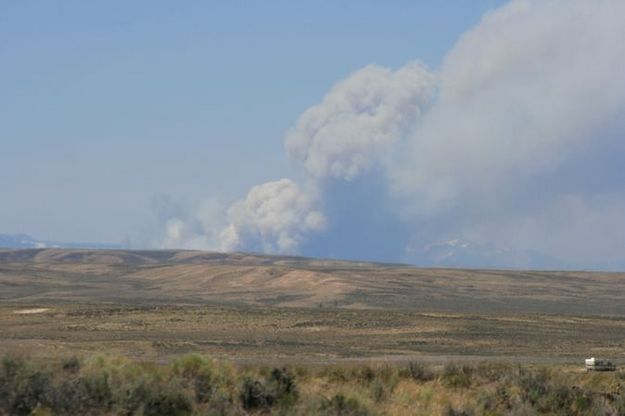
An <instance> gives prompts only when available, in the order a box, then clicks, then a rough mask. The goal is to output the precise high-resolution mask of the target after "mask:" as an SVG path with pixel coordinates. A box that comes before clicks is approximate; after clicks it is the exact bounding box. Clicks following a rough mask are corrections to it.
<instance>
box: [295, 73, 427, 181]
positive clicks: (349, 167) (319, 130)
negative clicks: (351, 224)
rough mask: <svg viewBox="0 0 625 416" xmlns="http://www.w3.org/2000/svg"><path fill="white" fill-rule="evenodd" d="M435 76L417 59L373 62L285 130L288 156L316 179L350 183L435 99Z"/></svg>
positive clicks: (382, 156)
mask: <svg viewBox="0 0 625 416" xmlns="http://www.w3.org/2000/svg"><path fill="white" fill-rule="evenodd" d="M435 85H436V84H435V77H434V75H433V74H432V73H430V72H429V71H428V70H427V69H425V67H424V66H423V65H422V64H420V63H418V62H411V63H409V64H407V65H406V66H404V67H402V68H400V69H398V70H397V71H392V70H390V69H388V68H383V67H380V66H377V65H369V66H367V67H365V68H363V69H361V70H360V71H357V72H355V73H354V74H352V75H351V76H349V77H348V78H347V79H346V80H344V81H342V82H340V83H338V84H337V85H335V86H334V88H332V90H331V91H330V92H329V93H328V95H326V97H325V98H324V99H323V101H322V102H321V104H319V105H316V106H314V107H312V108H310V109H308V110H306V111H305V112H304V114H302V115H301V116H300V118H299V120H298V121H297V123H296V125H295V127H294V128H293V129H292V130H291V131H290V132H289V133H288V134H287V137H286V144H285V147H286V149H287V152H288V154H289V155H290V156H291V157H292V158H294V159H297V160H300V161H302V163H303V164H304V167H305V169H306V170H307V171H308V172H309V173H310V174H311V175H312V176H314V177H315V178H325V177H333V178H336V179H341V180H345V181H350V180H352V179H354V178H355V177H357V176H358V175H360V174H362V173H365V172H367V171H368V170H370V169H372V168H375V167H376V166H378V165H379V164H380V163H381V162H382V161H383V160H384V159H385V158H386V157H387V156H388V153H389V151H390V150H391V149H392V148H393V146H394V145H396V143H397V142H398V141H399V140H401V139H402V138H404V137H406V135H407V134H408V133H409V132H410V131H411V129H412V128H414V126H415V122H416V121H417V119H418V118H419V116H420V115H421V113H422V112H423V111H424V109H425V108H427V106H428V105H429V104H430V103H431V101H432V99H433V96H434V92H435Z"/></svg>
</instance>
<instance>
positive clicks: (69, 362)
mask: <svg viewBox="0 0 625 416" xmlns="http://www.w3.org/2000/svg"><path fill="white" fill-rule="evenodd" d="M61 367H62V368H63V371H65V372H66V373H69V374H77V373H78V372H79V371H80V360H79V359H78V357H70V358H66V359H64V360H63V362H62V363H61Z"/></svg>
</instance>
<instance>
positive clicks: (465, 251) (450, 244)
mask: <svg viewBox="0 0 625 416" xmlns="http://www.w3.org/2000/svg"><path fill="white" fill-rule="evenodd" d="M411 260H412V262H414V263H416V264H418V265H421V266H436V267H464V268H484V267H488V268H505V269H567V268H570V267H571V265H567V264H566V262H564V261H562V260H559V259H556V258H553V257H549V256H546V255H544V254H542V253H539V252H537V251H532V250H514V249H510V248H506V247H498V246H495V245H492V244H480V243H475V242H472V241H468V240H463V239H454V240H449V241H443V242H437V243H432V244H427V245H426V246H425V247H423V250H422V251H421V252H418V251H417V252H415V251H414V250H413V252H412V253H411Z"/></svg>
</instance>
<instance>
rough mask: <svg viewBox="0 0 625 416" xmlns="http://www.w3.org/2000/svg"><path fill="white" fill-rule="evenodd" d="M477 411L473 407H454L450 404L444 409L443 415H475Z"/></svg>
mask: <svg viewBox="0 0 625 416" xmlns="http://www.w3.org/2000/svg"><path fill="white" fill-rule="evenodd" d="M473 415H475V412H473V410H471V409H464V408H462V409H454V408H453V407H451V406H450V405H448V406H447V408H445V410H444V411H443V416H473Z"/></svg>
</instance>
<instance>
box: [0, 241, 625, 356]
mask: <svg viewBox="0 0 625 416" xmlns="http://www.w3.org/2000/svg"><path fill="white" fill-rule="evenodd" d="M624 283H625V274H623V273H585V272H518V271H477V270H445V269H418V268H414V267H408V266H401V265H387V264H382V265H380V264H370V263H350V262H344V261H326V260H311V259H303V258H293V257H268V256H257V255H247V254H232V255H224V254H217V253H203V252H192V251H156V252H139V251H89V250H53V249H51V250H3V251H0V288H1V290H0V353H7V352H11V351H23V352H28V353H29V354H33V355H44V356H48V355H50V354H57V355H65V354H68V353H77V354H92V353H96V352H107V353H112V354H120V355H127V356H132V357H135V358H139V359H145V360H155V359H156V360H162V359H167V358H169V357H172V356H176V355H178V354H181V353H190V352H193V353H202V354H210V355H211V356H214V357H219V358H230V359H235V360H237V361H242V362H244V361H258V360H263V361H264V362H289V361H290V362H301V361H305V362H309V363H328V362H341V361H351V360H385V361H389V360H390V361H407V360H411V359H414V358H415V357H418V358H419V359H421V360H426V361H448V360H465V361H475V360H485V359H487V360H491V361H493V360H494V361H497V360H499V361H501V360H503V361H508V362H509V361H513V362H524V363H549V362H571V363H580V362H581V360H582V359H583V358H585V357H587V356H592V355H596V356H606V357H610V358H613V359H615V360H617V362H618V361H619V360H625V302H623V301H622V299H625V284H624Z"/></svg>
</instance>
